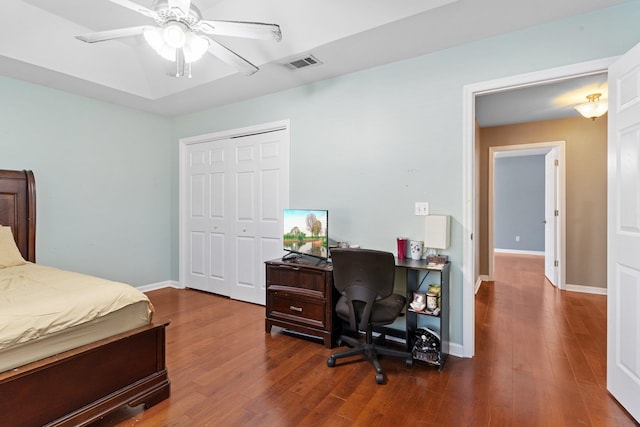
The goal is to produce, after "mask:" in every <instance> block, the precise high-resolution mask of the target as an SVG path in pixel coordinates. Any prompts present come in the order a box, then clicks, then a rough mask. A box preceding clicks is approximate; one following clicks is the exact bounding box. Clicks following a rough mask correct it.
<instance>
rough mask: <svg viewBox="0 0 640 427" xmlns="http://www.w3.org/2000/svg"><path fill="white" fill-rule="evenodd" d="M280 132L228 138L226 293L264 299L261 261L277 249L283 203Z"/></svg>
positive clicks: (284, 174)
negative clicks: (230, 256)
mask: <svg viewBox="0 0 640 427" xmlns="http://www.w3.org/2000/svg"><path fill="white" fill-rule="evenodd" d="M285 136H286V135H285V133H284V132H283V131H278V132H268V133H261V134H257V135H250V136H244V137H242V138H237V139H234V141H233V144H232V150H233V156H232V161H231V173H230V176H231V188H230V194H232V195H234V198H235V209H234V215H233V219H232V230H233V239H234V242H233V249H234V250H235V260H236V261H235V266H231V265H230V266H229V267H230V268H234V274H233V279H234V280H233V283H232V286H231V295H230V296H231V298H234V299H239V300H243V301H249V302H253V303H257V304H264V303H265V292H266V291H265V277H264V270H265V269H264V261H266V260H267V259H272V258H276V257H278V256H281V254H282V230H283V225H282V212H283V209H284V208H285V207H287V206H288V194H289V174H288V161H286V162H285V160H287V159H288V154H287V153H288V144H287V141H286V140H288V138H286V140H285Z"/></svg>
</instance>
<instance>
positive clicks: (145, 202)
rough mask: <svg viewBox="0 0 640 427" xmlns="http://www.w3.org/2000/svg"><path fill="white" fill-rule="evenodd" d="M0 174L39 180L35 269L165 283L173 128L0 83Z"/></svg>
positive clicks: (138, 116)
mask: <svg viewBox="0 0 640 427" xmlns="http://www.w3.org/2000/svg"><path fill="white" fill-rule="evenodd" d="M0 94H1V96H0V117H2V131H1V132H2V133H1V135H0V168H2V169H31V170H33V172H34V175H35V179H36V193H37V209H36V211H37V218H36V220H37V221H36V223H37V243H36V258H37V261H38V262H39V263H42V264H45V265H50V266H54V267H59V268H64V269H68V270H72V271H79V272H83V273H88V274H93V275H97V276H100V277H105V278H109V279H111V280H118V281H125V282H128V283H131V284H133V285H138V286H139V285H146V284H150V283H156V282H161V281H165V280H168V279H170V277H171V237H170V236H171V234H170V233H171V228H172V227H173V225H172V221H173V220H174V219H173V218H172V217H171V215H170V211H171V203H173V199H172V198H171V192H170V188H171V187H170V185H171V182H170V180H171V175H170V173H169V171H170V168H171V166H172V161H173V159H172V156H171V145H172V140H171V133H170V132H171V123H170V122H168V121H167V120H166V119H162V118H159V117H155V116H153V115H150V114H146V113H142V112H140V111H136V110H130V109H126V108H122V107H118V106H115V105H111V104H108V103H104V102H98V101H95V100H91V99H88V98H84V97H81V96H76V95H72V94H69V93H65V92H61V91H57V90H53V89H49V88H44V87H41V86H36V85H32V84H28V83H23V82H20V81H18V80H13V79H9V78H3V77H0Z"/></svg>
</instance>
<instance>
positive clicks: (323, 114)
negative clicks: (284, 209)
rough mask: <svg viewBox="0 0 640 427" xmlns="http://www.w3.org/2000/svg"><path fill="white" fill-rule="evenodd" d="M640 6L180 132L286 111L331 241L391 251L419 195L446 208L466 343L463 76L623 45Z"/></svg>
mask: <svg viewBox="0 0 640 427" xmlns="http://www.w3.org/2000/svg"><path fill="white" fill-rule="evenodd" d="M639 14H640V2H638V1H633V2H629V3H625V4H623V5H621V6H617V7H613V8H609V9H604V10H601V11H599V12H594V13H589V14H586V15H581V16H578V17H574V18H570V19H566V20H562V21H558V22H553V23H550V24H547V25H541V26H537V27H532V28H529V29H526V30H523V31H518V32H514V33H511V34H505V35H501V36H498V37H493V38H491V39H487V40H484V41H481V42H477V43H472V44H467V45H464V46H460V47H456V48H452V49H448V50H445V51H441V52H437V53H434V54H430V55H425V56H421V57H418V58H415V59H411V60H406V61H402V62H397V63H393V64H389V65H385V66H381V67H377V68H375V69H370V70H365V71H362V72H357V73H353V74H349V75H345V76H340V77H337V78H334V79H330V80H326V81H322V82H319V83H315V84H309V85H306V86H303V87H300V88H296V89H291V90H287V91H283V92H279V93H275V94H272V95H268V96H263V97H260V98H256V99H252V100H249V101H245V102H239V103H236V104H233V105H228V106H225V107H222V108H216V109H211V110H207V111H202V112H198V113H195V114H191V115H187V116H184V117H181V118H179V119H178V120H177V121H176V127H175V132H176V136H177V137H178V138H183V137H189V136H195V135H201V134H205V133H210V132H215V131H221V130H227V129H233V128H239V127H244V126H250V125H255V124H259V123H266V122H271V121H276V120H282V119H290V120H291V205H292V206H315V207H322V208H327V209H329V210H330V221H331V224H330V226H329V228H330V232H331V234H332V236H331V237H332V238H334V239H336V240H346V241H349V242H356V243H359V244H360V245H362V246H363V247H370V248H378V249H385V250H390V251H394V250H395V248H394V241H395V237H396V236H399V235H404V236H409V237H420V236H422V235H423V232H424V231H423V225H422V221H421V220H420V217H416V216H415V215H414V202H416V201H427V202H429V203H430V208H431V211H432V213H439V214H449V215H452V224H451V233H452V235H451V242H452V244H451V247H450V249H449V250H448V251H444V252H445V253H448V254H449V255H450V260H451V261H452V273H451V274H452V277H451V280H452V282H451V283H452V289H451V307H452V309H451V340H452V341H453V342H455V343H461V342H462V311H461V309H462V273H461V267H462V261H463V260H462V249H463V245H462V238H463V236H462V230H461V228H462V224H461V221H462V210H463V205H462V203H463V200H462V176H463V170H462V92H463V87H464V86H465V85H467V84H471V83H476V82H481V81H486V80H492V79H496V78H500V77H506V76H512V75H516V74H522V73H527V72H531V71H535V70H543V69H547V68H552V67H558V66H563V65H569V64H574V63H578V62H583V61H589V60H595V59H601V58H606V57H610V56H615V55H619V54H622V53H624V52H625V51H627V50H628V49H630V48H631V47H632V46H633V45H635V44H636V43H638V42H640V26H638V22H637V17H638V15H639ZM177 153H178V150H177V147H176V148H175V149H174V155H175V156H176V159H177ZM310 159H313V161H310ZM176 161H177V160H176ZM174 163H175V162H174ZM173 178H174V180H177V172H176V174H175V176H174V177H173ZM174 206H177V199H176V200H175V203H174ZM174 215H176V217H177V209H176V210H174ZM173 241H174V242H177V229H174V234H173ZM173 249H174V258H173V259H174V266H175V260H177V245H176V244H174V245H173ZM174 273H175V271H174Z"/></svg>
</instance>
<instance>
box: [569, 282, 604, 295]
mask: <svg viewBox="0 0 640 427" xmlns="http://www.w3.org/2000/svg"><path fill="white" fill-rule="evenodd" d="M564 290H565V291H569V292H582V293H585V294H596V295H607V288H599V287H597V286H584V285H570V284H565V285H564Z"/></svg>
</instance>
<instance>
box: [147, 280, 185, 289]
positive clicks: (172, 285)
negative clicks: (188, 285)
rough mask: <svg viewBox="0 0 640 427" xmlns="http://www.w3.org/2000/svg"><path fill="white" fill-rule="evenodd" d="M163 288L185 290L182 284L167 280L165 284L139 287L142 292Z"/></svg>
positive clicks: (159, 283)
mask: <svg viewBox="0 0 640 427" xmlns="http://www.w3.org/2000/svg"><path fill="white" fill-rule="evenodd" d="M162 288H176V289H183V287H182V286H180V284H179V283H178V282H175V281H173V280H166V281H164V282H158V283H151V284H150V285H143V286H138V287H137V289H138V290H139V291H140V292H149V291H155V290H156V289H162Z"/></svg>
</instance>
